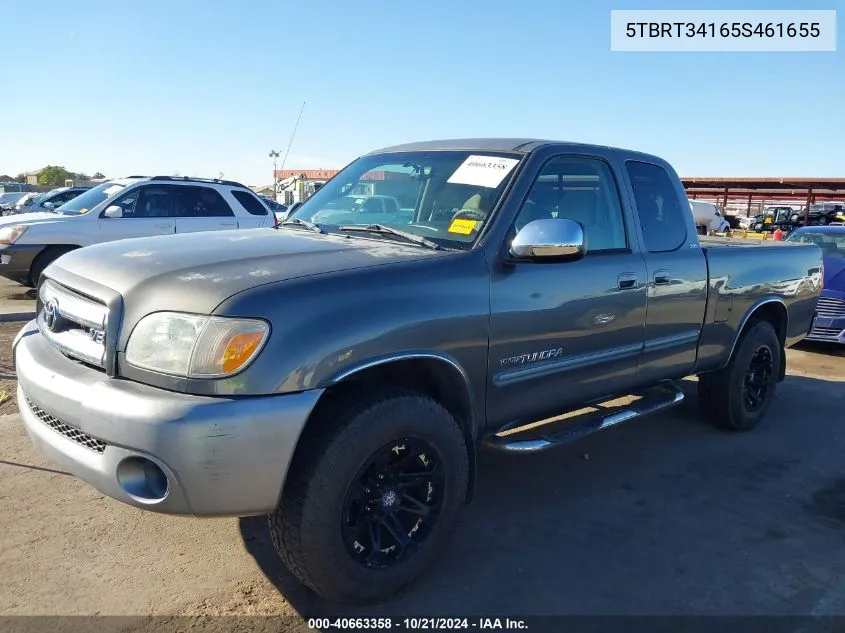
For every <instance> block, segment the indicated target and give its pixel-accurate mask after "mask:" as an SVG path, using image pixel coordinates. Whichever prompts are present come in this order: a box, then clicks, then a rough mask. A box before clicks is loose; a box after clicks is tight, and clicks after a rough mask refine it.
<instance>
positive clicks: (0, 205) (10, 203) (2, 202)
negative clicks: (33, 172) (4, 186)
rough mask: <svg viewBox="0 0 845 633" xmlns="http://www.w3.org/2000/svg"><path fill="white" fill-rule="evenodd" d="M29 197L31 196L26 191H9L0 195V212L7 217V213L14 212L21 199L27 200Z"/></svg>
mask: <svg viewBox="0 0 845 633" xmlns="http://www.w3.org/2000/svg"><path fill="white" fill-rule="evenodd" d="M28 195H30V194H29V193H28V192H26V191H7V192H5V193H0V212H2V214H3V215H6V214H7V212H10V211H13V210H14V208H15V205H16V204H18V202H19V201H20V200H21V198H25V197H26V196H28Z"/></svg>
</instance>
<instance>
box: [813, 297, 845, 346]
mask: <svg viewBox="0 0 845 633" xmlns="http://www.w3.org/2000/svg"><path fill="white" fill-rule="evenodd" d="M806 339H807V340H808V341H826V342H828V343H842V344H845V292H840V291H837V290H831V289H825V290H823V291H822V294H821V296H820V297H819V303H818V306H817V308H816V315H815V318H814V319H813V324H812V326H811V327H810V332H809V333H808V334H807V337H806Z"/></svg>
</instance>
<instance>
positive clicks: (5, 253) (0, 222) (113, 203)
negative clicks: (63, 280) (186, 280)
mask: <svg viewBox="0 0 845 633" xmlns="http://www.w3.org/2000/svg"><path fill="white" fill-rule="evenodd" d="M275 223H276V218H275V216H274V215H273V214H272V213H271V212H270V209H269V208H268V207H267V205H266V204H264V203H263V202H261V200H260V199H259V198H258V196H256V195H255V194H254V193H253V192H252V191H251V190H250V189H248V188H247V187H245V186H244V185H241V184H239V183H237V182H231V181H227V180H206V179H201V178H182V177H175V176H154V177H144V176H132V177H129V178H121V179H116V180H110V181H108V182H104V183H102V184H100V185H97V186H96V187H94V188H92V189H89V190H88V191H86V192H85V193H83V194H81V195H79V196H77V197H76V198H73V199H72V200H70V201H68V202H66V203H64V204H63V205H61V206H60V207H58V208H55V209H51V210H49V211H42V212H38V213H24V214H21V215H15V216H12V217H8V218H3V219H0V276H2V277H6V278H7V279H11V280H13V281H17V282H19V283H22V284H24V285H31V286H34V285H37V283H38V279H39V277H40V276H41V273H42V272H43V270H44V269H45V268H46V267H47V266H48V265H49V264H50V263H51V262H53V261H55V260H56V259H57V258H58V257H60V256H61V255H63V254H64V253H67V252H68V251H72V250H74V249H76V248H79V247H82V246H90V245H91V244H99V243H101V242H110V241H113V240H121V239H125V238H130V237H146V236H151V235H167V234H170V233H193V232H197V231H219V230H232V229H251V228H259V227H265V226H273V225H274V224H275Z"/></svg>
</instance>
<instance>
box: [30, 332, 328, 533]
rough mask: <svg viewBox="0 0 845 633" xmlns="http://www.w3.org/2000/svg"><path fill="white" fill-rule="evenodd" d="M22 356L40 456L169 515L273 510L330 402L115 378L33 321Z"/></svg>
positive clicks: (315, 395) (313, 395)
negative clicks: (73, 355)
mask: <svg viewBox="0 0 845 633" xmlns="http://www.w3.org/2000/svg"><path fill="white" fill-rule="evenodd" d="M14 357H15V364H16V369H17V374H18V391H17V396H18V406H19V408H20V413H21V418H22V420H23V423H24V425H25V427H26V429H27V432H28V433H29V436H30V438H31V439H32V441H33V442H34V443H35V445H36V446H37V447H38V448H39V449H40V450H41V452H42V453H44V454H45V455H46V456H47V457H48V458H50V459H51V460H52V461H53V462H55V463H56V464H58V465H59V466H60V467H61V468H62V469H63V470H66V471H67V472H69V473H71V474H72V475H75V476H76V477H79V478H80V479H82V480H84V481H86V482H88V483H89V484H91V485H92V486H94V487H95V488H97V489H98V490H100V491H101V492H103V493H104V494H106V495H108V496H110V497H113V498H115V499H118V500H119V501H123V502H125V503H128V504H130V505H134V506H137V507H141V508H144V509H147V510H154V511H157V512H164V513H168V514H187V515H204V516H248V515H254V514H266V513H267V512H270V511H272V510H273V509H274V508H275V507H276V505H277V504H278V501H279V497H280V495H281V491H282V487H283V485H284V480H285V476H286V474H287V470H288V467H289V465H290V462H291V459H292V458H293V454H294V450H295V448H296V444H297V441H298V439H299V435H300V433H301V431H302V429H303V428H304V426H305V423H306V421H307V419H308V416H309V415H310V413H311V411H312V410H313V408H314V406H315V405H316V403H317V400H318V399H319V397H320V395H321V394H322V391H321V390H313V391H306V392H301V393H295V394H284V395H270V396H250V397H238V398H232V397H229V398H215V397H205V396H193V395H187V394H181V393H175V392H170V391H165V390H163V389H157V388H155V387H150V386H147V385H143V384H140V383H136V382H132V381H128V380H123V379H119V378H109V377H108V376H106V375H105V374H104V373H102V372H101V371H98V370H95V369H91V368H89V367H86V366H85V365H82V364H80V363H77V362H74V361H72V360H70V359H68V358H67V357H65V356H64V355H62V354H61V353H60V352H58V351H57V350H56V349H54V348H53V347H52V346H51V345H50V344H49V343H48V342H47V341H46V339H44V337H43V336H41V334H40V333H39V332H38V330H37V329H36V328H35V323H34V321H32V322H30V323H28V324H27V325H26V326H25V327H24V329H23V330H21V332H20V333H19V334H18V337H17V338H16V339H15V342H14ZM149 463H151V464H154V465H155V466H157V467H158V469H159V470H157V471H156V469H155V468H153V469H152V470H154V471H156V472H158V474H159V477H160V479H159V480H158V481H160V482H161V484H163V485H161V486H158V487H156V486H154V487H153V488H152V489H150V488H149V487H144V486H143V485H140V484H139V478H141V479H143V477H144V473H145V472H147V471H146V470H144V469H145V468H146V466H144V465H145V464H149ZM162 474H163V475H162ZM150 490H152V491H154V492H155V493H154V494H151V492H150Z"/></svg>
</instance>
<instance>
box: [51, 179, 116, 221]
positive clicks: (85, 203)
mask: <svg viewBox="0 0 845 633" xmlns="http://www.w3.org/2000/svg"><path fill="white" fill-rule="evenodd" d="M121 189H123V185H119V184H117V183H114V182H104V183H102V184H100V185H97V186H96V187H94V188H93V189H89V190H88V191H86V192H85V193H82V194H80V195H78V196H76V197H75V198H74V199H73V200H68V201H67V202H65V203H64V204H63V205H62V206H60V207H59V208H58V209H56V211H57V212H58V213H64V214H65V215H82V214H83V213H88V212H89V211H90V210H91V209H93V208H94V207H96V206H97V205H98V204H100V203H101V202H102V201H103V200H105V199H106V198H110V197H111V196H113V195H114V194H116V193H117V192H118V191H120V190H121Z"/></svg>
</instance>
